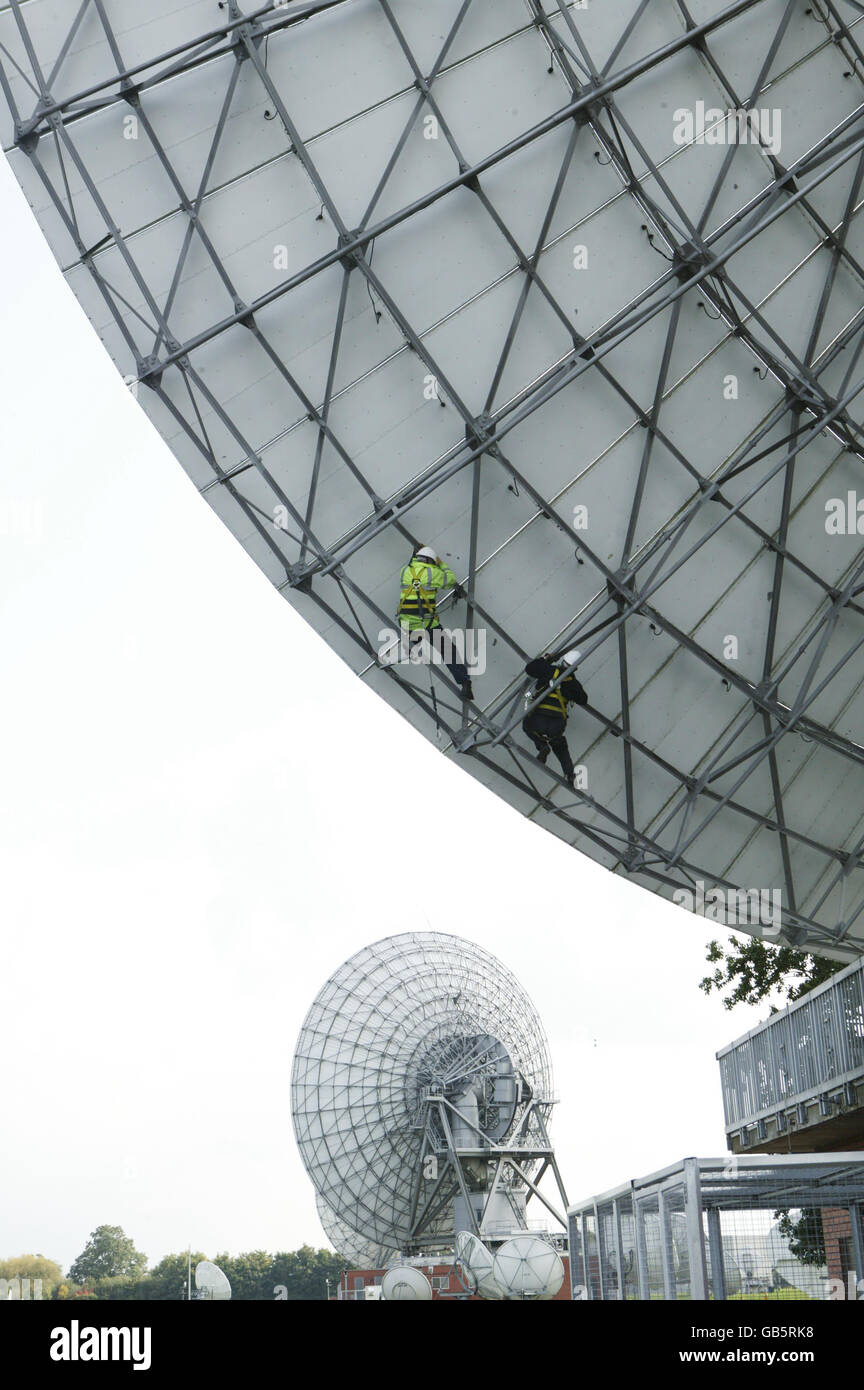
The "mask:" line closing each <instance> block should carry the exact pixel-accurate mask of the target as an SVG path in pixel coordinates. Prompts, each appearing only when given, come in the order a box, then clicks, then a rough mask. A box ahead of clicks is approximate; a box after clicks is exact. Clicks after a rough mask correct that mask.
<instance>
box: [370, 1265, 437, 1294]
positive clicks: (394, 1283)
mask: <svg viewBox="0 0 864 1390" xmlns="http://www.w3.org/2000/svg"><path fill="white" fill-rule="evenodd" d="M381 1297H382V1298H383V1299H384V1301H385V1303H411V1302H416V1303H428V1302H429V1300H430V1299H431V1297H432V1285H431V1284H430V1283H429V1280H428V1279H427V1278H426V1275H425V1274H424V1273H423V1271H422V1270H419V1269H415V1268H414V1266H413V1265H397V1267H396V1268H395V1269H388V1270H387V1273H386V1274H385V1275H384V1278H383V1279H382V1280H381Z"/></svg>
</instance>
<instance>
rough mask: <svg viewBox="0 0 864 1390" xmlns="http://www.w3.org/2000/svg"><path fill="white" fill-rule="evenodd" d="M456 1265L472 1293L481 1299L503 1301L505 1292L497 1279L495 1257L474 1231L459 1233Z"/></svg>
mask: <svg viewBox="0 0 864 1390" xmlns="http://www.w3.org/2000/svg"><path fill="white" fill-rule="evenodd" d="M456 1264H457V1267H458V1269H459V1271H460V1273H461V1275H462V1281H463V1283H464V1284H465V1286H466V1288H468V1289H469V1290H470V1292H471V1293H476V1294H479V1295H480V1297H481V1298H490V1299H501V1298H503V1297H504V1291H503V1289H502V1288H501V1285H500V1284H499V1283H498V1281H497V1279H496V1278H495V1270H494V1256H493V1254H492V1251H491V1250H489V1249H487V1247H486V1246H485V1245H484V1244H483V1242H482V1240H480V1239H479V1238H478V1237H477V1236H475V1235H474V1233H473V1231H459V1232H458V1233H457V1236H456Z"/></svg>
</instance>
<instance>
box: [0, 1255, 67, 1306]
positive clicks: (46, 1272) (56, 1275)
mask: <svg viewBox="0 0 864 1390" xmlns="http://www.w3.org/2000/svg"><path fill="white" fill-rule="evenodd" d="M0 1279H29V1280H30V1291H31V1292H30V1297H31V1298H35V1296H36V1294H35V1289H36V1287H37V1286H36V1280H37V1279H38V1280H40V1281H41V1286H42V1288H41V1295H42V1297H43V1298H51V1297H53V1294H54V1290H55V1289H59V1287H60V1285H61V1284H62V1282H63V1271H62V1269H61V1268H60V1266H59V1265H58V1264H56V1263H55V1261H54V1260H49V1259H47V1258H46V1257H45V1256H44V1255H12V1256H11V1257H10V1258H9V1259H8V1260H0Z"/></svg>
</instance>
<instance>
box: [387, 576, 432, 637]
mask: <svg viewBox="0 0 864 1390" xmlns="http://www.w3.org/2000/svg"><path fill="white" fill-rule="evenodd" d="M417 566H418V561H417V560H412V561H411V563H410V564H409V565H406V566H405V569H404V570H403V571H402V593H401V594H400V596H399V607H398V609H397V610H396V616H397V617H398V618H401V617H402V616H403V615H404V616H405V617H406V618H423V617H425V619H426V621H425V622H424V624H423V626H424V627H425V628H431V627H433V626H434V624H435V619H436V618H437V616H438V615H437V609H436V593H437V590H436V589H434V588H433V586H432V567H431V565H426V564H423V562H422V561H420V562H419V570H418V568H417ZM423 570H425V571H426V586H425V588H424V586H423V584H422V583H421V575H422V573H423ZM406 574H410V579H409V581H408V583H407V584H406V582H405V576H406Z"/></svg>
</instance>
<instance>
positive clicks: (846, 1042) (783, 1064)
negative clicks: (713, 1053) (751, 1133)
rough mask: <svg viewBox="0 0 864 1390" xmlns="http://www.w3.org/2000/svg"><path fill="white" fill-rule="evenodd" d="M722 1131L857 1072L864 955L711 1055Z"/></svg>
mask: <svg viewBox="0 0 864 1390" xmlns="http://www.w3.org/2000/svg"><path fill="white" fill-rule="evenodd" d="M717 1060H718V1061H719V1063H720V1076H721V1081H722V1086H723V1109H724V1112H725V1116H726V1129H727V1131H728V1130H731V1129H740V1128H741V1127H742V1126H745V1125H749V1124H755V1123H758V1121H759V1120H760V1119H764V1118H765V1117H766V1116H768V1115H772V1114H776V1113H777V1112H778V1111H782V1110H785V1109H787V1108H788V1107H790V1106H794V1105H796V1104H799V1103H803V1102H805V1101H807V1100H812V1099H813V1098H814V1096H819V1095H821V1094H824V1093H825V1092H826V1091H828V1090H833V1089H839V1088H840V1087H842V1086H843V1085H844V1084H845V1083H847V1082H848V1083H851V1082H853V1081H855V1080H856V1079H859V1078H862V1077H864V961H858V962H856V963H855V964H854V965H850V966H848V967H847V969H845V970H841V971H840V972H839V974H837V975H834V976H832V978H831V979H830V980H827V981H826V982H825V984H824V985H820V986H819V988H818V989H815V990H813V991H812V993H810V994H808V995H806V996H805V998H803V999H800V1000H798V1001H797V1002H796V1003H794V1004H790V1005H789V1006H788V1008H786V1009H783V1010H782V1011H781V1012H780V1013H777V1014H774V1015H773V1017H771V1018H769V1019H767V1020H766V1021H765V1023H762V1024H760V1025H759V1027H758V1028H754V1029H752V1030H751V1031H750V1032H749V1033H745V1034H744V1036H743V1037H741V1038H738V1039H737V1040H736V1041H735V1042H733V1043H730V1044H729V1046H728V1047H725V1048H723V1049H722V1050H721V1051H720V1052H718V1053H717Z"/></svg>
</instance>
